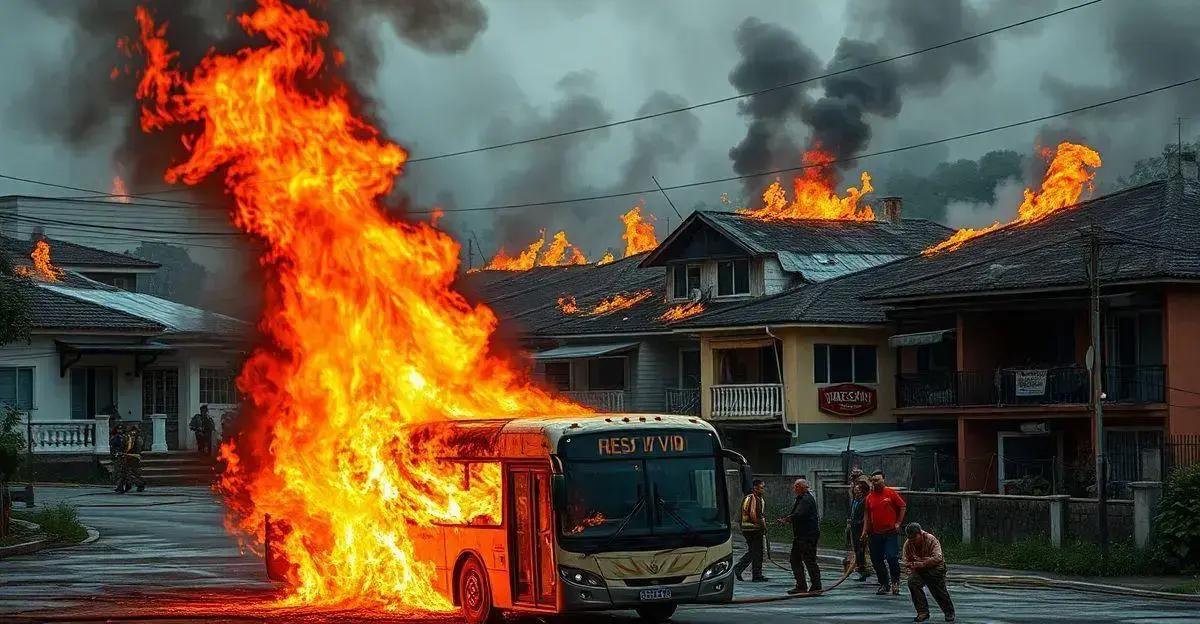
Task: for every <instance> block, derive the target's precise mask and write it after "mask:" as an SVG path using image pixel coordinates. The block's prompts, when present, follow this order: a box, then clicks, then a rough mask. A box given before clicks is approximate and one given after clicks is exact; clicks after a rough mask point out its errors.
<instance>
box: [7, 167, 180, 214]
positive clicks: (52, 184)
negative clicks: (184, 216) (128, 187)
mask: <svg viewBox="0 0 1200 624" xmlns="http://www.w3.org/2000/svg"><path fill="white" fill-rule="evenodd" d="M0 179H4V180H12V181H14V182H24V183H26V184H37V185H40V186H49V187H53V188H60V189H63V190H67V191H79V192H81V193H93V194H95V195H98V196H101V197H133V198H136V199H149V200H154V201H163V202H173V203H177V204H193V205H197V206H199V205H202V204H200V203H199V202H189V201H185V200H182V199H160V198H158V197H147V196H144V195H133V194H129V193H125V194H120V193H105V192H104V191H97V190H96V189H90V188H82V187H78V186H70V185H67V184H58V183H56V182H46V181H45V180H35V179H33V178H22V177H19V176H14V175H8V174H5V173H0Z"/></svg>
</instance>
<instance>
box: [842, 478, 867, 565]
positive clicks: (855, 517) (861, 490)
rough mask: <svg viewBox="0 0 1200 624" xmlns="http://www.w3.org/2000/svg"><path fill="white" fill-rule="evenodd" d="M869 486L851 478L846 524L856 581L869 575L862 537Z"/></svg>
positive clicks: (864, 542)
mask: <svg viewBox="0 0 1200 624" xmlns="http://www.w3.org/2000/svg"><path fill="white" fill-rule="evenodd" d="M870 491H871V486H869V485H867V483H866V482H864V481H858V480H853V481H851V485H850V496H851V497H852V498H851V499H850V517H849V518H847V520H846V525H847V527H848V530H849V533H850V545H851V547H852V548H853V549H854V567H855V569H856V570H858V578H857V579H855V580H857V581H865V580H867V579H868V578H870V577H871V564H870V562H869V561H867V541H866V540H865V539H863V536H862V533H863V524H864V521H865V519H866V515H867V503H866V499H867V494H868V493H870Z"/></svg>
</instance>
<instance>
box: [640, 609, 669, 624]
mask: <svg viewBox="0 0 1200 624" xmlns="http://www.w3.org/2000/svg"><path fill="white" fill-rule="evenodd" d="M637 614H638V615H639V616H641V618H642V619H643V620H645V621H647V622H653V623H655V624H657V623H659V622H667V621H670V619H671V616H672V615H675V605H673V604H656V605H646V606H644V607H638V608H637Z"/></svg>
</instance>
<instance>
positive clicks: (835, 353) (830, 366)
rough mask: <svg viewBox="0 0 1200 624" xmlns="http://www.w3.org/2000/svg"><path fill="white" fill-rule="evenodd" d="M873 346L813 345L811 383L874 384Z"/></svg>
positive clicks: (877, 377)
mask: <svg viewBox="0 0 1200 624" xmlns="http://www.w3.org/2000/svg"><path fill="white" fill-rule="evenodd" d="M878 381H879V373H878V364H877V361H876V353H875V346H874V345H829V344H818V345H813V382H815V383H876V382H878Z"/></svg>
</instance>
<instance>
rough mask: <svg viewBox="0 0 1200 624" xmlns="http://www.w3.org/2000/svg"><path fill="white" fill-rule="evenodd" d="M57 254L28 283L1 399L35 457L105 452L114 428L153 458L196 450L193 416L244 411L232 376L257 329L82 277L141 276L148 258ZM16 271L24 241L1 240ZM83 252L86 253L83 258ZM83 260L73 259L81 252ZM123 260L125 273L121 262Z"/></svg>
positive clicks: (1, 352)
mask: <svg viewBox="0 0 1200 624" xmlns="http://www.w3.org/2000/svg"><path fill="white" fill-rule="evenodd" d="M49 242H50V244H51V246H52V249H53V248H54V246H55V245H58V247H59V250H58V251H62V252H64V253H61V254H58V253H55V252H54V251H52V257H53V258H56V262H55V264H56V266H59V267H60V268H61V267H62V266H73V267H75V268H76V269H77V271H62V272H61V274H60V275H59V277H58V279H57V280H49V279H46V278H44V277H36V276H35V277H32V278H30V279H29V280H28V281H23V282H22V286H21V290H22V291H23V292H24V293H25V295H26V298H27V299H28V303H29V309H30V317H31V325H32V329H31V332H30V336H29V339H28V340H19V341H17V342H14V343H9V344H7V345H3V346H0V403H8V404H13V405H16V406H18V407H20V408H21V409H23V410H25V411H26V412H27V413H28V414H29V423H30V429H31V433H32V436H33V449H34V452H35V453H46V454H63V455H90V454H96V455H104V454H107V452H108V448H107V447H108V432H109V430H110V427H111V424H112V422H113V421H123V422H129V421H137V422H139V423H141V425H142V430H143V431H144V432H146V433H147V434H151V435H147V436H146V437H147V438H148V439H149V440H151V441H152V445H153V448H151V449H148V450H152V451H158V452H162V451H167V450H183V449H194V448H195V439H194V437H193V436H191V435H190V432H189V431H188V427H187V425H188V420H189V419H190V418H191V415H192V414H195V413H196V412H197V411H199V408H200V405H202V404H208V405H209V406H210V410H211V412H212V413H213V416H214V420H216V421H217V424H218V426H220V416H221V414H222V413H223V412H224V411H225V410H227V409H234V408H235V407H236V404H237V392H236V388H235V386H234V382H233V379H234V377H235V376H236V374H237V371H238V369H239V368H240V364H241V362H242V360H243V358H244V354H245V352H246V350H247V349H248V340H249V336H250V333H251V331H252V327H251V325H250V324H249V323H247V322H245V321H242V320H239V319H235V318H232V317H229V316H225V315H222V314H217V313H214V312H209V311H206V310H201V309H198V308H194V307H191V306H186V305H182V304H179V303H175V302H172V301H167V300H165V299H161V298H158V297H154V296H151V295H148V294H145V293H138V292H130V290H124V289H122V288H118V287H116V286H113V285H110V284H106V283H102V282H100V281H97V280H94V279H90V278H88V277H85V275H84V273H83V271H84V270H87V271H89V272H91V271H96V272H99V273H101V274H109V275H113V274H122V273H128V274H136V273H139V272H142V271H144V270H145V269H146V268H147V265H149V268H150V269H151V270H152V269H153V268H154V267H155V266H156V265H153V263H147V262H146V261H144V260H140V259H137V258H130V257H128V256H124V255H121V254H113V253H110V252H104V251H101V250H96V249H91V248H83V247H81V246H79V245H72V246H71V248H72V249H73V251H78V250H80V249H83V250H88V252H89V253H94V254H95V256H94V257H93V260H94V261H96V262H99V263H100V264H103V263H104V262H109V263H111V264H113V265H116V266H112V267H104V266H92V267H83V266H80V265H79V264H78V262H77V260H78V259H72V258H71V257H70V255H69V254H67V253H65V252H67V249H68V246H67V245H66V244H62V243H61V242H59V241H49ZM0 244H3V245H4V247H5V248H6V251H7V252H8V254H9V256H10V258H12V259H13V261H14V264H17V265H26V266H29V265H31V261H30V258H29V257H28V256H27V255H25V246H26V243H25V242H24V241H18V240H16V239H11V238H3V237H0ZM81 253H82V252H81ZM77 255H78V254H77ZM122 263H128V265H127V266H124V267H122V266H119V265H121V264H122Z"/></svg>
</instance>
